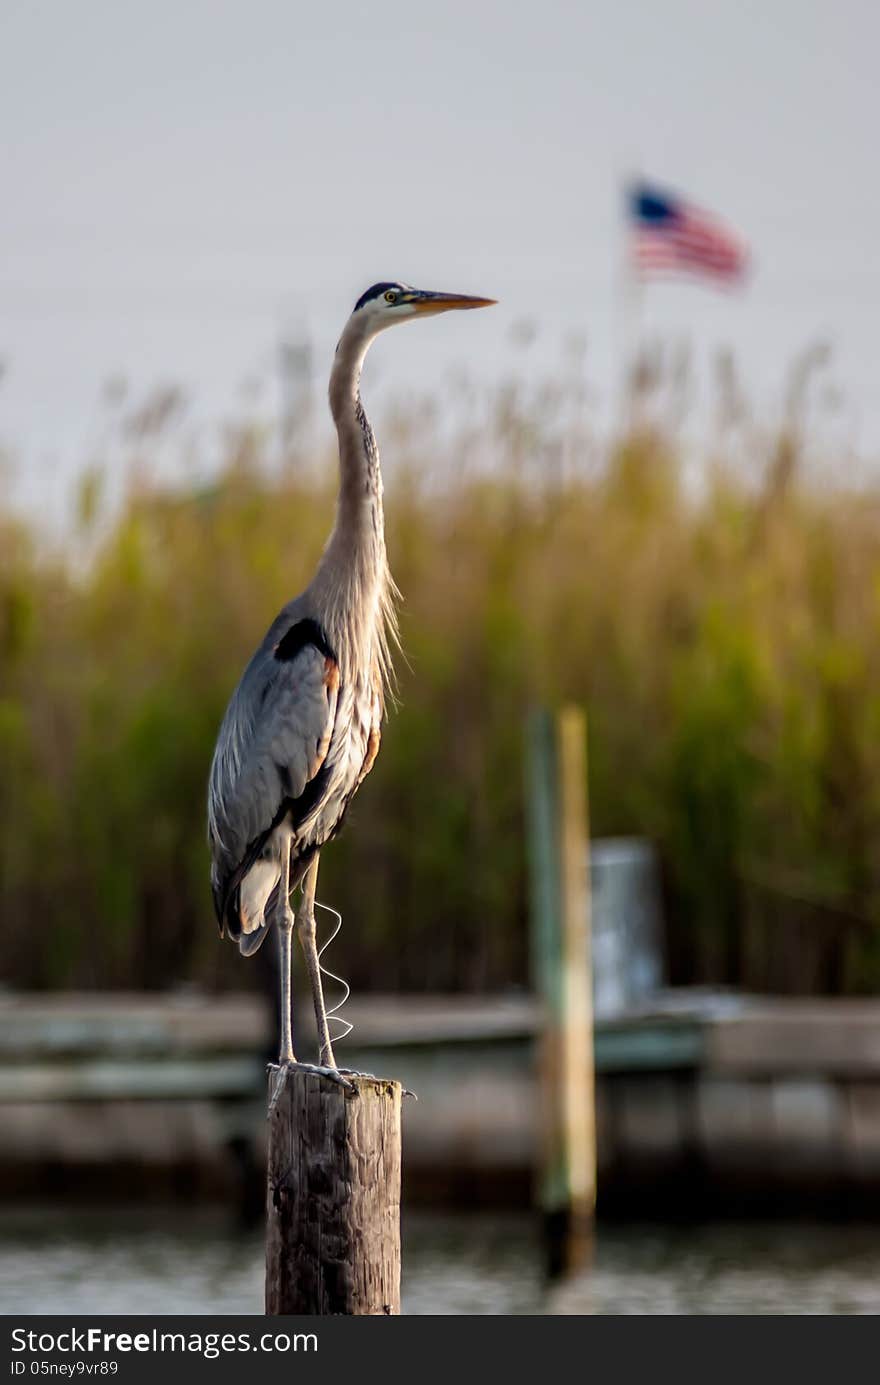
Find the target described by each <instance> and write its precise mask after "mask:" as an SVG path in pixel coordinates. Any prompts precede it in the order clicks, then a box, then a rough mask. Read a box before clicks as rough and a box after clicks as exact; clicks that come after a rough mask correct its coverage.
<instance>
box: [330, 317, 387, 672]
mask: <svg viewBox="0 0 880 1385" xmlns="http://www.w3.org/2000/svg"><path fill="white" fill-rule="evenodd" d="M372 339H373V334H371V333H368V332H367V331H366V330H365V328H364V327H363V325H361V324H359V323H358V322H357V320H356V319H352V320H351V321H349V323H348V324H347V326H346V329H345V331H344V332H343V334H342V337H341V339H340V342H339V345H338V347H337V348H336V357H335V360H334V362H333V369H332V371H331V373H330V411H331V413H332V415H333V421H334V423H335V424H336V432H337V435H338V438H339V499H338V502H337V506H336V521H335V523H334V526H333V532H332V533H331V535H330V538H329V540H328V542H327V547H326V548H325V550H324V553H323V556H322V558H321V562H320V564H319V566H318V571H317V573H316V575H315V584H314V588H315V591H316V594H317V595H318V598H319V600H320V604H321V606H322V608H323V609H322V611H321V614H322V617H323V618H324V620H325V621H326V623H327V625H328V627H329V628H328V634H330V636H331V638H333V639H334V640H335V641H336V643H337V645H338V646H339V648H340V653H341V654H342V656H343V658H346V657H350V658H351V660H352V665H353V666H354V664H355V663H356V662H357V661H358V660H359V659H360V658H361V657H362V656H363V655H364V654H365V653H367V646H369V650H370V652H371V653H372V651H373V648H374V645H375V642H376V640H378V646H379V649H378V657H379V660H380V663H382V664H384V663H386V662H387V657H386V656H385V655H383V654H382V652H381V651H382V650H384V649H385V647H386V641H385V634H384V631H385V626H386V622H387V621H388V619H389V616H388V612H389V609H390V606H389V602H390V597H389V592H390V590H391V588H392V585H393V584H391V582H390V576H389V573H388V565H387V559H386V556H385V521H384V512H383V508H382V473H381V470H380V467H379V449H378V447H377V446H376V439H375V437H374V436H373V430H372V428H371V427H370V424H369V420H368V419H367V416H366V414H365V413H364V408H363V405H362V403H361V397H360V377H361V367H362V366H363V362H364V357H365V356H366V354H367V350H368V348H369V345H370V342H371V341H372Z"/></svg>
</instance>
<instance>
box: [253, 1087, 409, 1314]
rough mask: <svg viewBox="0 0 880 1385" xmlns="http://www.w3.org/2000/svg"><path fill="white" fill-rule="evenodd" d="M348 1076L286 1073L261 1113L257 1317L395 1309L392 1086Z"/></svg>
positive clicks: (396, 1132) (397, 1096)
mask: <svg viewBox="0 0 880 1385" xmlns="http://www.w3.org/2000/svg"><path fill="white" fill-rule="evenodd" d="M274 1077H275V1074H274V1072H270V1093H271V1089H272V1086H273V1082H274ZM351 1081H352V1083H353V1087H354V1090H353V1091H351V1092H349V1091H346V1090H345V1088H343V1087H341V1086H340V1085H339V1084H338V1083H335V1082H331V1081H330V1080H329V1079H328V1078H325V1077H321V1076H318V1075H317V1074H314V1073H308V1072H301V1071H298V1070H296V1069H291V1070H289V1071H288V1072H287V1074H286V1077H285V1082H284V1086H283V1088H282V1090H281V1092H280V1094H279V1096H278V1098H277V1099H276V1101H275V1104H274V1107H272V1109H271V1110H270V1115H269V1161H268V1189H267V1199H266V1312H267V1314H297V1313H304V1314H320V1315H326V1314H351V1315H357V1316H370V1315H376V1314H379V1315H382V1314H384V1315H389V1314H398V1313H399V1312H400V1158H401V1145H400V1106H401V1095H402V1089H401V1085H400V1083H399V1082H391V1081H384V1080H377V1079H374V1078H364V1077H356V1078H352V1079H351Z"/></svg>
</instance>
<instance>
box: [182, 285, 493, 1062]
mask: <svg viewBox="0 0 880 1385" xmlns="http://www.w3.org/2000/svg"><path fill="white" fill-rule="evenodd" d="M493 302H494V299H491V298H471V297H466V296H464V295H463V294H452V293H427V292H424V291H422V290H419V289H413V288H410V287H409V286H408V285H406V284H396V283H383V284H374V285H373V287H372V288H369V289H367V291H366V293H364V294H362V295H361V297H360V298H359V299H358V301H357V303H356V304H355V306H354V311H353V312H352V314H351V317H350V318H349V319H348V322H347V324H346V326H345V330H344V331H343V333H342V336H341V338H340V340H339V345H338V346H337V348H336V357H335V360H334V362H333V369H332V371H331V374H330V410H331V413H332V415H333V419H334V422H335V424H336V431H337V434H338V438H339V470H340V482H339V499H338V502H337V508H336V521H335V524H334V526H333V532H332V533H331V535H330V538H329V540H328V542H327V545H326V547H325V549H324V553H323V555H322V557H321V560H320V562H319V564H318V568H317V571H316V573H315V575H314V577H313V578H312V581H311V582H310V583H309V585H308V586H307V587H306V589H305V591H304V592H303V593H302V594H301V595H300V596H298V597H296V599H295V600H293V601H290V602H288V604H287V605H286V606H285V607H284V609H283V610H282V611H281V612H280V614H279V615H278V616H277V617H276V619H275V620H274V621H273V622H272V624H271V626H270V627H269V630H268V632H267V634H266V636H265V639H264V640H263V642H262V644H261V645H260V647H259V649H258V650H257V652H256V653H255V654H254V656H253V658H252V659H251V661H250V663H249V664H248V666H247V668H246V669H245V671H244V673H243V675H242V678H241V681H240V683H239V685H238V687H237V688H236V689H235V692H234V693H233V694H232V698H231V700H230V703H229V706H228V707H227V709H226V714H225V716H224V718H223V723H222V725H221V727H220V734H219V736H218V738H217V745H216V748H215V750H214V759H213V762H212V764H211V775H210V783H209V787H208V838H209V842H210V846H211V856H212V869H211V885H212V889H213V894H214V905H215V908H216V910H217V918H218V921H219V923H220V932H221V935H222V934H223V933H224V932H225V933H226V934H227V935H228V936H229V937H230V938H232V939H234V941H236V942H237V943H238V946H239V949H240V951H241V952H242V953H243V954H244V955H245V956H246V957H249V956H251V955H252V954H253V953H254V952H256V950H257V948H258V947H259V946H260V945H261V943H262V942H263V941H264V939H265V937H266V933H267V932H268V930H269V929H270V928H271V926H272V924H273V923H277V925H278V932H279V940H280V963H281V966H280V971H281V1054H280V1059H279V1062H280V1064H281V1066H282V1067H283V1066H284V1065H286V1064H293V1063H296V1059H295V1056H294V1051H293V1042H292V1037H291V1013H290V1011H291V1000H290V961H291V956H290V954H291V935H292V932H293V928H294V926H295V925H296V927H297V930H298V933H299V938H300V942H301V943H302V948H303V953H304V954H305V962H306V969H307V971H308V976H309V983H310V985H311V990H312V998H313V1000H314V1006H315V1019H316V1021H317V1026H318V1042H319V1045H320V1049H319V1064H320V1065H319V1066H318V1067H317V1068H315V1069H314V1070H315V1071H320V1072H324V1073H326V1074H327V1075H328V1076H337V1077H338V1069H337V1066H336V1059H335V1057H334V1055H333V1045H332V1044H331V1042H330V1032H329V1028H328V1025H327V1012H326V1008H325V1005H324V996H323V990H322V986H321V969H320V964H319V958H318V949H317V944H316V937H315V886H316V883H317V878H318V854H319V852H320V850H321V848H322V847H323V845H324V843H325V842H327V841H329V840H330V838H331V837H332V836H333V835H334V834H335V833H336V832H338V830H339V827H340V825H341V823H342V819H343V817H344V815H345V811H346V809H347V807H348V805H349V803H350V802H351V799H352V797H353V796H354V794H355V792H356V790H357V788H358V786H359V785H360V783H361V782H362V780H363V779H364V777H365V776H366V775H367V774H368V773H369V771H370V770H371V769H372V767H373V763H374V761H375V759H376V754H377V752H378V750H379V738H380V735H381V726H382V717H383V709H384V700H385V686H386V683H387V680H388V676H389V673H390V670H391V655H390V649H391V645H392V643H393V642H394V639H395V636H396V621H395V607H394V600H395V594H396V588H395V586H394V582H393V580H392V577H391V574H390V572H389V569H388V562H387V558H386V553H385V534H384V521H383V513H382V477H381V473H380V470H379V452H378V449H377V447H376V440H375V438H374V436H373V430H372V429H371V427H370V424H369V422H368V420H367V416H366V414H365V413H364V409H363V405H362V404H361V398H360V388H359V384H360V374H361V367H362V365H363V361H364V357H365V355H366V353H367V349H368V347H369V345H370V343H371V342H372V341H373V339H374V338H375V337H376V336H377V335H378V334H379V332H381V331H382V330H383V329H384V328H386V327H393V326H394V324H395V323H398V322H408V321H410V320H411V319H413V318H416V317H427V316H429V315H431V314H434V313H443V312H447V311H448V310H449V309H451V308H483V307H488V306H489V305H490V304H491V303H493ZM299 884H301V885H302V903H301V905H300V907H299V909H298V910H297V914H296V917H295V916H294V912H293V909H292V908H291V904H290V895H291V892H292V891H293V890H294V889H295V888H296V886H297V885H299ZM298 1066H303V1067H311V1066H312V1065H309V1064H301V1065H298Z"/></svg>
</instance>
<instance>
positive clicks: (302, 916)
mask: <svg viewBox="0 0 880 1385" xmlns="http://www.w3.org/2000/svg"><path fill="white" fill-rule="evenodd" d="M317 885H318V853H317V852H315V855H314V857H313V858H312V862H311V865H310V866H309V868H308V870H307V871H306V875H305V879H304V880H303V902H302V907H301V908H300V909H299V910H298V918H297V931H298V933H299V940H300V942H301V944H302V950H303V954H304V956H305V959H306V971H307V972H308V974H309V985H310V986H311V988H312V1000H313V1001H314V1005H315V1022H316V1024H317V1026H318V1045H319V1054H320V1056H319V1058H318V1062H319V1063H320V1064H322V1066H323V1067H327V1068H335V1067H336V1059H335V1058H334V1056H333V1045H332V1044H331V1042H330V1028H329V1026H328V1024H327V1007H326V1006H325V1004H324V987H323V986H322V984H321V964H320V962H319V960H318V943H317V930H316V928H315V890H316V889H317Z"/></svg>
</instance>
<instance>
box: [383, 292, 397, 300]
mask: <svg viewBox="0 0 880 1385" xmlns="http://www.w3.org/2000/svg"><path fill="white" fill-rule="evenodd" d="M385 302H386V303H396V302H397V294H396V293H393V292H392V290H391V289H389V290H388V292H387V293H386V295H385Z"/></svg>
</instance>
